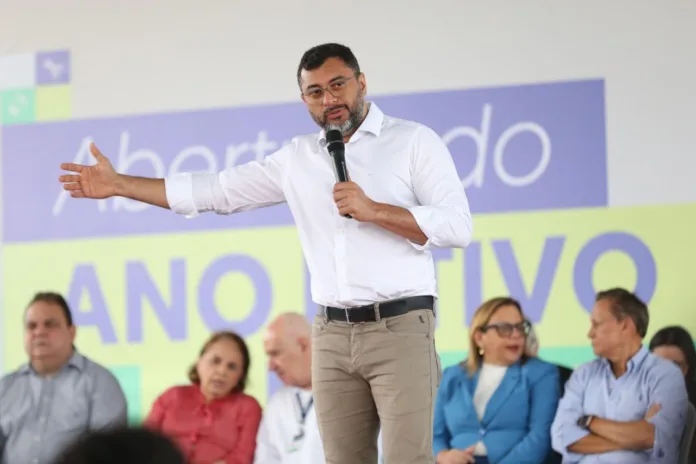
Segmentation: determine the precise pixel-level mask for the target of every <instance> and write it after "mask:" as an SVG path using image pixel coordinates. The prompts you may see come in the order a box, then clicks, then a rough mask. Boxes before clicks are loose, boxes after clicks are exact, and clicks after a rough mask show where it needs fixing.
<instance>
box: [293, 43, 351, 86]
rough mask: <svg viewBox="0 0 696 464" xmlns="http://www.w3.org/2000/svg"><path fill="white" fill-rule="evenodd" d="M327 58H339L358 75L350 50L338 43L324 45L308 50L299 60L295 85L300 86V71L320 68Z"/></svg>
mask: <svg viewBox="0 0 696 464" xmlns="http://www.w3.org/2000/svg"><path fill="white" fill-rule="evenodd" d="M329 58H339V59H340V60H342V61H343V62H344V63H345V64H346V66H348V67H349V68H350V69H352V70H353V72H354V73H355V75H356V76H358V75H360V65H359V64H358V59H357V58H356V57H355V55H354V54H353V52H352V51H351V49H350V48H348V47H346V46H345V45H341V44H338V43H325V44H321V45H317V46H315V47H312V48H310V49H309V50H307V51H306V52H304V55H302V59H300V64H299V66H297V85H299V86H300V87H301V86H302V83H301V81H302V78H301V74H302V70H305V71H312V70H313V69H317V68H319V67H321V65H323V64H324V62H326V60H328V59H329Z"/></svg>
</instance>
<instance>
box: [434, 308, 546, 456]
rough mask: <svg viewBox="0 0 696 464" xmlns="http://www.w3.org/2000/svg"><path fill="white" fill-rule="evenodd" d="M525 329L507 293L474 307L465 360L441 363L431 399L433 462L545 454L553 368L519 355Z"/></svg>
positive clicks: (522, 316)
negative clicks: (442, 369) (439, 380)
mask: <svg viewBox="0 0 696 464" xmlns="http://www.w3.org/2000/svg"><path fill="white" fill-rule="evenodd" d="M529 330H530V324H529V322H528V321H527V320H526V319H525V316H524V314H523V313H522V308H521V307H520V304H519V303H518V302H517V301H515V300H514V299H512V298H493V299H491V300H489V301H486V302H485V303H484V304H483V305H481V307H480V308H478V309H477V310H476V313H475V314H474V317H473V321H472V323H471V326H470V328H469V332H470V336H469V355H468V359H467V360H466V361H464V362H462V363H461V364H458V365H455V366H451V367H448V368H447V369H445V371H444V372H443V375H442V381H441V382H440V387H439V389H438V394H437V399H436V401H435V422H434V427H433V435H434V437H433V438H434V445H433V451H434V454H435V457H436V459H437V462H438V464H460V463H475V464H488V463H490V464H519V463H523V462H529V463H539V464H541V463H544V462H545V461H546V459H547V458H548V457H549V456H550V455H551V432H550V430H551V424H552V423H553V418H554V415H555V414H556V407H557V406H558V401H559V399H560V383H559V373H558V369H557V368H556V366H555V365H553V364H550V363H547V362H545V361H541V360H540V359H537V358H529V357H527V356H526V355H525V353H524V351H525V339H526V336H527V334H528V333H529Z"/></svg>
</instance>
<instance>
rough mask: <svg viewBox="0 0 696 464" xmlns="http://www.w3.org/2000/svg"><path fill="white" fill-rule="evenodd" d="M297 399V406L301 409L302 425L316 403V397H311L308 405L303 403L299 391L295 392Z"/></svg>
mask: <svg viewBox="0 0 696 464" xmlns="http://www.w3.org/2000/svg"><path fill="white" fill-rule="evenodd" d="M295 399H297V407H298V408H299V409H300V425H304V423H305V419H306V418H307V414H309V411H310V410H311V409H312V406H313V405H314V397H312V398H310V399H309V401H308V402H307V406H305V405H303V404H302V399H301V398H300V394H299V393H295Z"/></svg>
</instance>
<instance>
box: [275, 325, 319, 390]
mask: <svg viewBox="0 0 696 464" xmlns="http://www.w3.org/2000/svg"><path fill="white" fill-rule="evenodd" d="M311 335H312V328H311V327H310V325H309V322H308V321H307V319H305V317H304V316H303V315H302V314H299V313H292V312H288V313H283V314H281V315H279V316H278V317H276V318H275V319H273V321H271V323H270V324H268V326H267V327H266V332H265V333H264V336H263V346H264V349H265V350H266V355H268V368H269V369H270V370H271V371H273V372H275V373H276V374H277V375H278V377H280V379H281V380H282V381H283V383H285V384H286V385H291V386H294V387H300V388H309V387H310V386H311V365H312V355H311V347H310V339H311Z"/></svg>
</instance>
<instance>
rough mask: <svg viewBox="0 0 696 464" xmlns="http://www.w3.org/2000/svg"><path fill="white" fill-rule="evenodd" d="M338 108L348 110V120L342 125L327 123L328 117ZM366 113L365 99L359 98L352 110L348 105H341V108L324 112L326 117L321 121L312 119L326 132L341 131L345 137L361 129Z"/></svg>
mask: <svg viewBox="0 0 696 464" xmlns="http://www.w3.org/2000/svg"><path fill="white" fill-rule="evenodd" d="M338 108H346V109H347V110H348V119H346V120H345V121H344V122H342V123H341V124H329V123H327V122H326V115H327V114H328V113H330V112H331V111H334V110H336V109H338ZM364 112H365V99H364V98H363V97H358V99H357V100H355V104H354V105H353V107H352V108H348V106H346V105H341V106H333V107H331V108H328V109H327V110H326V111H324V115H323V117H322V118H321V119H319V118H316V117H314V115H312V119H314V122H316V123H317V125H318V126H319V127H321V128H322V129H324V131H326V132H328V131H330V130H332V129H338V130H339V131H341V134H343V135H348V134H351V133H353V132H354V131H355V130H357V128H358V127H360V124H361V123H362V120H363V114H364Z"/></svg>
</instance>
